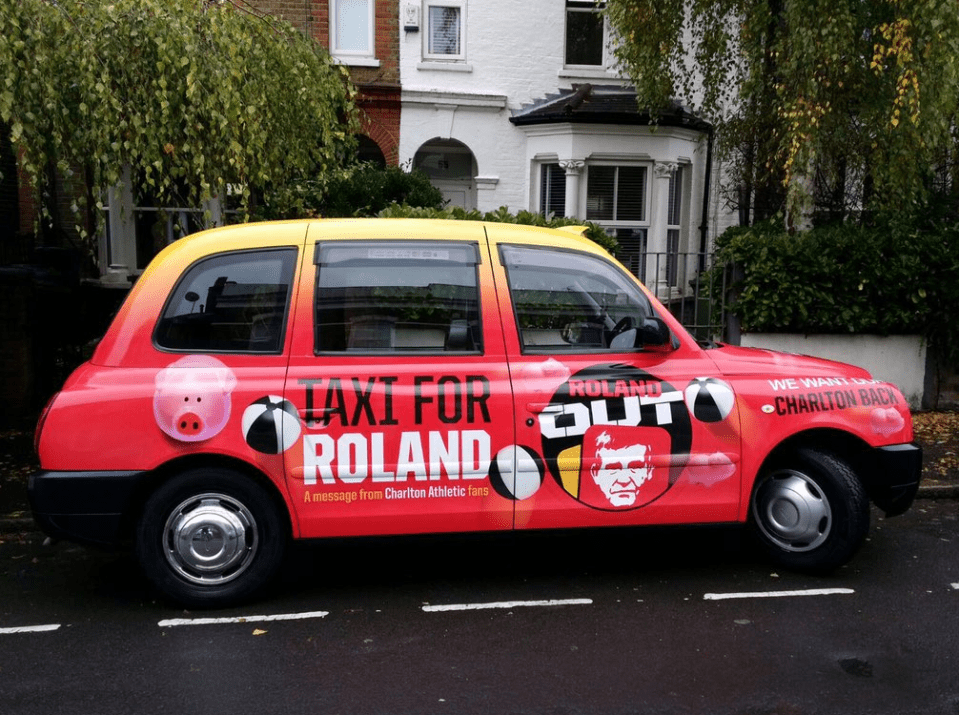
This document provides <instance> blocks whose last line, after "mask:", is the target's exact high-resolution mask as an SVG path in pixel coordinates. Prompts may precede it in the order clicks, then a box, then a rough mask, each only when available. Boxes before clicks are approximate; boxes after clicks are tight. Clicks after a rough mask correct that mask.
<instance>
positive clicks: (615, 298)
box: [500, 246, 653, 353]
mask: <svg viewBox="0 0 959 715" xmlns="http://www.w3.org/2000/svg"><path fill="white" fill-rule="evenodd" d="M500 251H501V256H502V261H503V265H504V266H505V267H506V273H507V276H508V280H509V291H510V297H511V298H512V301H513V311H514V313H515V316H516V324H517V327H518V328H519V332H520V340H521V342H522V345H523V351H524V352H526V353H529V352H534V353H535V352H604V351H610V350H613V351H622V350H625V349H629V348H631V347H632V345H633V343H632V342H629V343H628V344H623V341H622V339H619V340H618V339H617V336H620V335H625V334H626V333H627V332H628V331H629V330H630V329H632V328H639V327H640V326H642V325H643V322H644V320H645V319H646V318H649V317H651V316H652V315H653V312H652V308H651V306H650V304H649V301H648V300H647V299H646V296H645V295H644V294H643V292H642V291H641V290H640V289H639V288H638V287H637V286H636V284H635V283H634V282H633V281H632V280H630V279H629V277H628V276H626V275H625V274H624V273H623V272H622V271H621V270H620V269H619V268H617V267H616V266H615V265H614V264H612V263H609V262H607V261H604V260H602V259H600V258H598V257H596V256H591V255H588V254H581V253H574V252H571V251H558V250H554V249H547V248H528V247H521V246H501V248H500Z"/></svg>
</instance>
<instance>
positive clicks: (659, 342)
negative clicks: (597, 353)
mask: <svg viewBox="0 0 959 715" xmlns="http://www.w3.org/2000/svg"><path fill="white" fill-rule="evenodd" d="M672 337H673V336H672V333H670V332H669V328H668V327H667V325H666V323H665V322H663V321H662V320H660V319H659V318H646V319H645V320H644V321H643V324H642V325H640V326H639V327H638V328H630V329H628V330H624V331H622V332H620V333H617V334H616V335H615V336H613V338H612V340H610V341H609V347H610V349H612V350H641V349H643V348H664V347H667V346H668V345H669V344H670V341H671V340H672Z"/></svg>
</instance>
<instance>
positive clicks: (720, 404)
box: [685, 377, 736, 422]
mask: <svg viewBox="0 0 959 715" xmlns="http://www.w3.org/2000/svg"><path fill="white" fill-rule="evenodd" d="M685 396H686V408H687V409H688V410H689V411H690V412H691V413H692V414H693V417H695V418H696V419H697V420H699V421H700V422H722V421H723V420H724V419H726V418H727V417H729V413H730V412H732V411H733V405H734V404H735V403H736V396H735V395H734V394H733V388H731V387H730V386H729V385H728V384H727V383H725V382H723V381H722V380H720V379H719V378H715V377H697V378H694V379H693V380H692V381H691V382H690V383H689V385H688V386H687V387H686V393H685Z"/></svg>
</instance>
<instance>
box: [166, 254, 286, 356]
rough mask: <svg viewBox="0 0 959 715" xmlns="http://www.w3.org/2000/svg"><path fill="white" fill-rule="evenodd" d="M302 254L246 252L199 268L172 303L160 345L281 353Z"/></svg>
mask: <svg viewBox="0 0 959 715" xmlns="http://www.w3.org/2000/svg"><path fill="white" fill-rule="evenodd" d="M296 255H297V252H296V249H295V248H281V249H275V250H263V251H246V252H241V253H225V254H221V255H218V256H213V257H211V258H208V259H205V260H203V261H200V262H199V263H197V264H195V265H194V266H193V267H192V268H190V269H189V270H188V271H187V272H186V274H185V275H184V276H183V278H182V279H181V280H180V282H179V283H178V284H177V287H176V288H175V289H174V291H173V293H172V295H171V296H170V299H169V300H168V301H167V304H166V307H165V308H164V310H163V315H162V317H161V318H160V321H159V323H157V329H156V333H155V335H154V342H155V343H156V345H157V347H159V348H164V349H167V350H185V351H189V352H242V353H277V352H279V351H280V349H281V348H282V346H283V335H284V328H285V326H286V316H287V310H288V308H289V303H290V295H291V294H292V291H291V285H292V282H293V272H294V269H295V267H296Z"/></svg>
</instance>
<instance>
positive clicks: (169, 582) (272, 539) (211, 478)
mask: <svg viewBox="0 0 959 715" xmlns="http://www.w3.org/2000/svg"><path fill="white" fill-rule="evenodd" d="M286 542H287V534H286V530H285V529H284V528H283V520H282V519H281V517H280V512H279V509H278V508H277V507H276V505H275V503H274V501H273V499H271V497H270V495H269V494H268V493H267V492H266V490H264V489H263V488H262V487H260V486H259V485H258V484H256V483H255V482H253V481H252V480H251V479H249V478H248V477H246V476H245V475H242V474H240V473H238V472H234V471H232V470H228V469H221V468H205V469H194V470H190V471H187V472H183V473H182V474H179V475H178V476H176V477H174V478H172V479H170V480H169V481H167V482H165V483H164V484H163V485H162V486H161V487H160V488H159V489H157V491H156V492H155V493H154V494H153V495H152V496H151V497H150V498H149V500H148V501H147V503H146V506H145V508H144V511H143V515H142V517H141V519H140V522H139V525H138V529H137V539H136V551H137V557H138V558H139V561H140V565H141V567H142V568H143V570H144V572H145V573H146V575H147V577H148V578H149V579H150V580H151V581H152V582H153V583H154V584H155V585H156V587H157V588H158V589H159V590H160V591H161V592H162V593H164V594H165V595H166V596H168V597H170V598H171V599H173V600H174V601H177V602H179V603H181V604H183V605H185V606H189V607H201V608H212V607H220V606H226V605H229V604H232V603H236V602H239V601H242V600H245V599H247V598H249V597H251V596H252V595H254V594H255V593H256V592H257V591H259V590H260V589H261V588H263V586H265V585H266V584H267V583H268V582H269V581H270V579H271V578H272V577H273V576H274V575H275V573H276V571H277V570H278V568H279V566H280V564H281V562H282V559H283V552H284V550H285V547H286Z"/></svg>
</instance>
